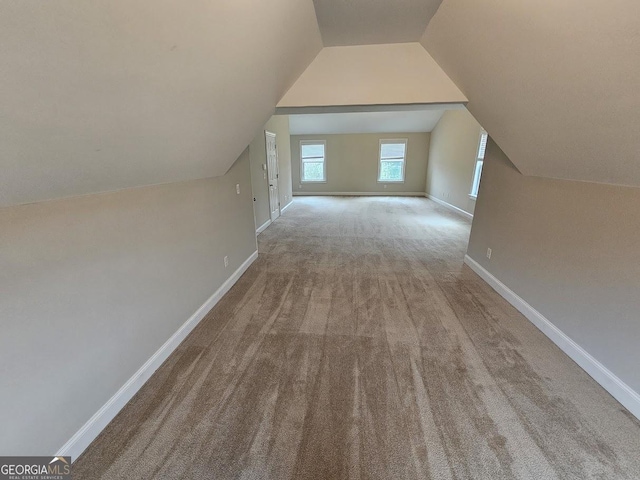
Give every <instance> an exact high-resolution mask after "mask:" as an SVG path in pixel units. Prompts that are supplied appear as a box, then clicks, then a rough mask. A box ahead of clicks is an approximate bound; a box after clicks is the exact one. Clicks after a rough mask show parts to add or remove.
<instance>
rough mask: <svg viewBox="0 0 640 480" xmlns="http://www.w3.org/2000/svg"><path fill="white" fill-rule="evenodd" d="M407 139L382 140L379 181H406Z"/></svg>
mask: <svg viewBox="0 0 640 480" xmlns="http://www.w3.org/2000/svg"><path fill="white" fill-rule="evenodd" d="M406 158H407V141H406V140H404V139H403V140H380V162H379V165H378V182H383V183H387V182H404V171H405V161H406Z"/></svg>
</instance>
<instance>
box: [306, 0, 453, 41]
mask: <svg viewBox="0 0 640 480" xmlns="http://www.w3.org/2000/svg"><path fill="white" fill-rule="evenodd" d="M441 2H442V0H314V1H313V3H314V5H315V8H316V15H317V17H318V26H319V27H320V32H321V34H322V41H323V42H324V45H325V46H326V47H330V46H337V45H367V44H380V43H403V42H417V41H418V40H419V39H420V37H421V36H422V34H423V33H424V30H425V29H426V28H427V25H428V24H429V20H431V18H432V17H433V15H434V14H435V13H436V11H437V10H438V7H439V6H440V3H441Z"/></svg>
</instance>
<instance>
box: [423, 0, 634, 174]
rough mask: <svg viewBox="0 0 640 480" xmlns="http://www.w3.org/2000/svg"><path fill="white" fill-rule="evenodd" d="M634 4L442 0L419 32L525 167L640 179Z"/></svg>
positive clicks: (535, 170) (504, 147)
mask: <svg viewBox="0 0 640 480" xmlns="http://www.w3.org/2000/svg"><path fill="white" fill-rule="evenodd" d="M639 19H640V2H638V1H637V0H614V1H611V2H602V1H600V0H598V1H595V0H564V1H554V0H544V1H540V0H525V1H520V2H504V1H499V0H444V2H443V3H442V5H441V6H440V9H439V10H438V12H437V14H436V15H435V16H434V18H433V19H432V20H431V22H430V24H429V26H428V27H427V30H426V32H425V34H424V36H423V38H422V40H421V43H422V45H423V46H424V47H425V48H426V49H427V50H428V51H429V53H431V55H433V57H434V58H435V59H436V61H437V62H438V63H439V64H440V66H441V67H442V68H443V69H444V70H445V72H447V74H448V75H449V76H450V77H451V78H452V79H453V81H454V82H455V83H456V84H457V85H458V86H459V87H460V88H461V90H462V91H463V92H464V93H465V95H466V96H467V97H468V98H469V103H468V108H469V110H470V111H471V113H472V114H473V115H474V116H475V117H476V119H477V120H478V121H479V122H480V123H481V124H482V125H483V126H484V127H485V128H486V129H487V131H488V132H489V134H490V135H491V136H492V137H493V138H494V140H495V141H496V142H497V143H498V144H499V145H500V147H501V148H502V150H503V151H504V152H505V153H506V154H507V155H508V156H509V157H510V158H511V160H512V161H513V163H514V164H515V165H516V166H517V167H518V169H520V171H521V172H522V173H524V174H525V175H536V176H545V177H555V178H563V179H574V180H584V181H594V182H604V183H614V184H622V185H635V186H640V23H639Z"/></svg>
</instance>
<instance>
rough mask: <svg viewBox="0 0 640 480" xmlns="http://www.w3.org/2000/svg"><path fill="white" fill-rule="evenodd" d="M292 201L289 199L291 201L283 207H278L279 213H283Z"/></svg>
mask: <svg viewBox="0 0 640 480" xmlns="http://www.w3.org/2000/svg"><path fill="white" fill-rule="evenodd" d="M292 203H293V200H291V201H290V202H289V203H287V204H286V205H285V206H284V207H282V208H281V209H280V214H283V213H284V211H285V210H286V209H287V208H289V207H290V206H291V204H292Z"/></svg>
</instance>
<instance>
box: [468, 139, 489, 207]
mask: <svg viewBox="0 0 640 480" xmlns="http://www.w3.org/2000/svg"><path fill="white" fill-rule="evenodd" d="M488 138H489V135H488V134H487V132H485V131H484V130H482V131H481V132H480V140H479V141H478V153H477V155H476V166H475V169H474V171H473V184H472V185H471V193H470V194H469V196H470V197H471V198H476V197H477V196H478V189H479V188H480V177H481V176H482V165H483V164H484V152H485V150H486V149H487V140H488Z"/></svg>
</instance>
